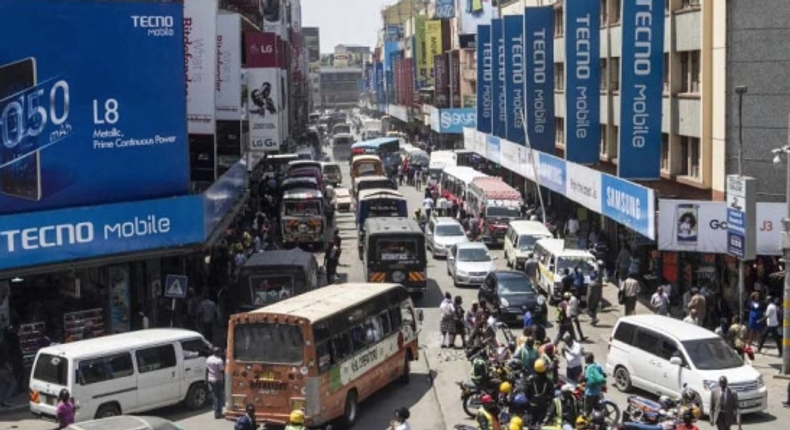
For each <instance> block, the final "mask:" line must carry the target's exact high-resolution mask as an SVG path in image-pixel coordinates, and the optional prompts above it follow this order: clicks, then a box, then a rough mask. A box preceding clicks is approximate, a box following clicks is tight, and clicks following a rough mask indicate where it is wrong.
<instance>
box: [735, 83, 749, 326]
mask: <svg viewBox="0 0 790 430" xmlns="http://www.w3.org/2000/svg"><path fill="white" fill-rule="evenodd" d="M748 91H749V88H748V87H746V86H743V85H740V86H737V87H735V94H737V95H738V176H740V177H743V96H744V95H745V94H746V93H747V92H748ZM745 276H746V275H745V274H744V262H743V260H742V259H738V316H739V317H740V318H741V320H743V317H744V314H743V305H744V301H745V300H746V298H745V297H744V292H745V290H746V286H745V285H744V278H745Z"/></svg>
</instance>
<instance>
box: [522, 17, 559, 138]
mask: <svg viewBox="0 0 790 430" xmlns="http://www.w3.org/2000/svg"><path fill="white" fill-rule="evenodd" d="M524 39H525V44H526V48H527V49H526V51H527V52H528V54H527V56H526V57H525V58H524V61H525V68H526V75H527V76H526V81H527V82H526V90H527V100H528V106H527V109H526V111H527V137H528V138H529V144H530V147H531V148H532V149H535V150H538V151H543V152H552V151H554V141H555V137H556V136H555V133H556V128H555V126H554V6H541V7H530V8H526V9H525V10H524Z"/></svg>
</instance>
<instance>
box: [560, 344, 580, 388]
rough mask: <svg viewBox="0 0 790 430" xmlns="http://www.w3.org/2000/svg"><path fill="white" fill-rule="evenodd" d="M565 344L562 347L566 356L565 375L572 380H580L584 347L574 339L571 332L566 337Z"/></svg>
mask: <svg viewBox="0 0 790 430" xmlns="http://www.w3.org/2000/svg"><path fill="white" fill-rule="evenodd" d="M564 341H565V346H564V347H563V348H562V355H563V356H565V376H567V377H568V379H570V380H571V381H574V382H578V381H579V377H580V376H581V375H582V357H583V356H584V349H583V348H582V346H581V344H580V343H579V342H576V341H574V340H573V336H571V335H570V333H568V334H566V335H565V337H564Z"/></svg>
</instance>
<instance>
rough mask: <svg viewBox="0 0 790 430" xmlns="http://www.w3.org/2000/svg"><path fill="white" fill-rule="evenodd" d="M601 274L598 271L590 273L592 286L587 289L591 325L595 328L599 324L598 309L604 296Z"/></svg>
mask: <svg viewBox="0 0 790 430" xmlns="http://www.w3.org/2000/svg"><path fill="white" fill-rule="evenodd" d="M601 273H602V271H601V272H600V273H599V271H598V269H596V270H593V271H592V272H591V273H590V285H589V286H588V287H587V313H588V314H589V315H590V319H591V321H590V325H592V326H593V327H594V326H595V325H596V324H598V307H599V306H600V303H601V295H602V294H603V284H602V279H601Z"/></svg>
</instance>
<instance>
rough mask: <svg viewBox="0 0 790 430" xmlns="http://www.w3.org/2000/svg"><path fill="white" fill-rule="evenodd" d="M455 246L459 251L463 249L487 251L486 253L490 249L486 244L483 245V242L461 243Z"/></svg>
mask: <svg viewBox="0 0 790 430" xmlns="http://www.w3.org/2000/svg"><path fill="white" fill-rule="evenodd" d="M455 246H457V247H458V249H461V248H463V249H485V250H486V251H488V247H487V246H486V244H485V243H482V242H463V243H459V244H457V245H455Z"/></svg>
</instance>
